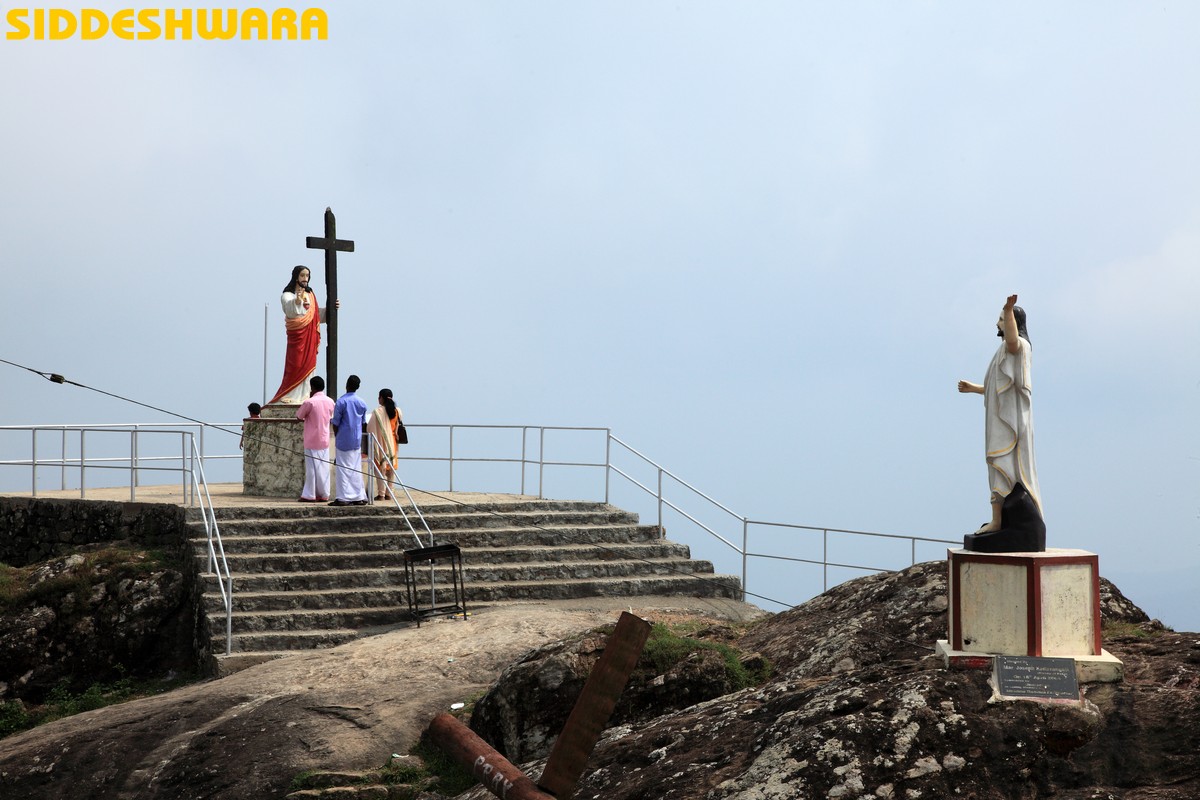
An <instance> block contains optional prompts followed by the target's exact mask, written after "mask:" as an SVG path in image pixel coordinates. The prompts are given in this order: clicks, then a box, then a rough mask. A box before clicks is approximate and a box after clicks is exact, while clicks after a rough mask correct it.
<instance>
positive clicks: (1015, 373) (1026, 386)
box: [958, 294, 1046, 552]
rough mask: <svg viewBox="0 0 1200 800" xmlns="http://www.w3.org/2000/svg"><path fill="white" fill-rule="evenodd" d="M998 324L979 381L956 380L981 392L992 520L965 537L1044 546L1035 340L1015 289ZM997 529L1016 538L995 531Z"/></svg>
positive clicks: (992, 548)
mask: <svg viewBox="0 0 1200 800" xmlns="http://www.w3.org/2000/svg"><path fill="white" fill-rule="evenodd" d="M996 328H997V332H996V335H997V336H999V337H1001V338H1002V339H1003V340H1004V341H1003V342H1001V344H1000V347H999V348H997V350H996V354H995V355H994V356H992V362H991V364H989V365H988V370H987V375H986V376H985V377H984V380H983V385H982V386H981V385H979V384H977V383H971V382H970V381H959V382H958V391H960V392H963V393H971V394H981V395H983V408H984V442H985V449H984V452H985V457H986V459H987V470H988V485H989V486H990V487H991V497H990V501H991V507H992V518H991V520H990V521H989V522H987V523H985V524H984V525H983V527H981V528H980V529H979V530H978V531H976V532H975V534H973V535H971V536H968V537H967V543H966V547H967V549H969V550H970V549H976V550H987V551H989V552H1006V551H1008V552H1012V551H1017V550H1044V549H1045V541H1046V526H1045V524H1044V523H1043V521H1042V495H1041V490H1040V489H1039V487H1038V478H1037V464H1036V462H1035V461H1034V456H1033V379H1032V375H1031V367H1032V352H1033V346H1032V345H1031V344H1030V343H1029V331H1028V330H1027V328H1026V325H1025V311H1024V310H1023V309H1022V308H1021V307H1020V306H1018V305H1017V296H1016V295H1015V294H1014V295H1011V296H1010V297H1009V298H1008V299H1007V300H1006V301H1005V303H1004V308H1003V310H1002V311H1001V312H1000V318H999V319H998V320H997V321H996ZM1000 533H1011V534H1014V535H1015V538H1013V537H1000V536H997V535H996V534H1000ZM1005 539H1007V541H1005ZM973 545H975V546H973ZM1034 545H1037V546H1034Z"/></svg>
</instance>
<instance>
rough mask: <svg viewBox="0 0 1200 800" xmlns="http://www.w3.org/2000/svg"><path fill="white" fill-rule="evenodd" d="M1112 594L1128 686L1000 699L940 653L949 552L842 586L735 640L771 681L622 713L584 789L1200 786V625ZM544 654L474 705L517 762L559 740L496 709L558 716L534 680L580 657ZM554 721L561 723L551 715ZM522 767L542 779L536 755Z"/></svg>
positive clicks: (902, 790) (1170, 792)
mask: <svg viewBox="0 0 1200 800" xmlns="http://www.w3.org/2000/svg"><path fill="white" fill-rule="evenodd" d="M1102 606H1103V613H1104V615H1105V618H1106V624H1107V630H1108V632H1109V633H1108V639H1107V640H1106V647H1107V649H1109V650H1110V651H1111V652H1113V653H1114V654H1115V655H1117V656H1118V657H1119V658H1121V659H1122V660H1123V661H1124V662H1125V668H1126V679H1125V681H1124V683H1121V684H1115V685H1114V684H1094V685H1088V686H1085V689H1084V694H1085V697H1086V700H1085V701H1084V702H1083V703H1082V705H1079V706H1072V705H1042V704H1038V703H1033V702H1016V703H1013V702H1004V703H990V702H989V700H990V698H991V695H992V690H991V687H990V686H989V685H988V683H987V679H988V674H985V673H982V672H978V671H947V670H945V669H944V668H943V666H942V661H941V659H940V658H938V657H936V656H935V655H934V654H933V653H932V652H931V646H932V645H933V643H934V641H935V640H936V639H938V638H944V636H945V625H946V587H945V565H944V564H943V563H940V562H939V563H927V564H920V565H917V566H915V567H912V568H911V569H908V570H906V571H904V572H901V573H898V574H888V575H876V576H872V577H867V578H862V579H859V580H855V581H851V582H848V583H846V584H843V585H841V586H838V587H836V588H834V589H832V590H831V591H829V592H827V593H826V594H824V595H822V596H820V597H818V598H816V599H814V600H812V601H810V602H809V603H806V604H805V605H803V606H801V607H799V608H796V609H794V610H792V611H789V612H786V613H783V614H779V615H776V616H774V617H772V618H770V619H767V620H765V621H764V622H762V623H761V624H759V625H757V626H755V627H754V628H753V629H752V630H751V631H750V632H749V633H747V634H746V635H744V636H742V637H741V638H740V639H738V640H737V641H736V642H735V644H736V645H737V646H738V647H739V648H741V649H742V650H743V651H745V652H747V653H755V654H758V655H760V656H762V657H764V658H765V659H768V660H769V661H770V662H771V663H772V664H773V665H774V669H775V672H774V675H773V677H772V678H770V679H769V680H768V681H767V682H766V683H764V684H763V685H761V686H759V687H756V688H748V689H743V690H741V691H737V692H734V693H731V694H725V695H723V696H720V697H717V698H714V699H711V700H707V701H704V702H700V703H698V704H695V705H690V706H688V707H686V708H681V709H677V710H672V711H670V712H669V713H666V714H662V715H660V716H657V717H656V718H654V719H649V720H647V719H644V718H643V719H639V718H638V715H634V716H633V717H632V718H629V719H626V720H619V721H618V724H617V725H616V726H615V727H613V728H611V729H610V730H609V731H608V732H607V734H606V737H605V739H604V740H603V741H602V742H601V744H600V745H599V746H598V747H597V749H596V751H595V753H594V754H593V757H592V760H591V763H590V765H589V766H590V767H591V770H592V771H590V773H589V774H588V775H587V776H586V777H585V778H584V780H583V782H582V783H581V785H580V788H579V791H578V795H577V796H578V797H604V798H606V800H643V799H648V798H662V799H663V800H700V799H701V798H704V799H705V800H718V799H720V800H774V799H776V798H778V799H779V800H783V799H784V798H846V800H849V799H850V798H853V799H854V800H868V799H869V800H881V799H884V800H891V799H893V798H906V799H908V800H915V798H949V797H961V798H973V799H974V800H985V799H987V800H991V799H993V798H994V799H995V800H1013V799H1014V798H1043V797H1054V798H1063V799H1064V800H1083V799H1084V798H1096V799H1097V800H1098V799H1099V798H1106V799H1107V798H1116V799H1122V798H1123V799H1124V800H1134V798H1138V800H1142V799H1146V800H1149V798H1155V799H1156V800H1167V799H1170V800H1185V799H1187V800H1195V798H1200V635H1196V634H1184V633H1174V632H1170V631H1165V630H1163V629H1162V626H1161V625H1159V624H1157V623H1155V622H1153V621H1150V620H1148V619H1147V617H1146V615H1145V614H1144V613H1143V612H1142V611H1141V610H1139V609H1138V608H1136V607H1135V606H1134V605H1133V604H1132V603H1130V602H1129V601H1128V600H1126V599H1125V598H1124V597H1122V596H1121V594H1120V592H1119V591H1117V590H1116V589H1115V588H1114V587H1112V586H1111V584H1106V585H1105V588H1104V592H1103V597H1102ZM580 644H581V646H582V647H583V648H584V649H586V648H587V642H586V640H584V641H583V642H581V643H580ZM537 660H541V661H542V665H541V667H540V668H539V667H538V666H537V665H536V664H533V663H531V662H530V660H529V659H526V660H525V661H524V662H523V663H521V664H519V665H517V666H515V667H514V668H511V669H510V671H509V672H508V673H507V674H506V675H505V676H504V677H503V678H502V679H501V681H500V685H505V684H510V683H511V686H510V688H508V689H505V690H502V691H499V690H494V691H493V692H492V693H491V694H490V695H489V696H488V697H487V698H485V699H484V700H483V701H481V703H480V704H479V705H480V707H479V708H477V710H476V713H475V716H476V720H477V721H476V725H475V727H477V728H479V729H480V732H481V733H483V734H484V735H485V736H491V738H492V740H493V743H494V744H495V745H496V746H498V747H500V748H505V749H508V750H512V749H513V748H514V746H518V750H519V751H520V752H519V753H518V757H526V756H534V755H537V756H542V757H544V756H545V755H546V754H547V752H548V751H546V750H545V748H544V747H541V748H537V749H538V750H540V752H534V751H533V750H531V749H530V748H529V747H528V744H529V742H530V741H534V740H536V738H537V737H528V736H526V737H524V738H522V737H519V736H516V737H514V736H512V735H511V734H510V735H509V736H508V737H507V738H506V737H505V736H497V735H496V731H495V729H494V726H493V725H491V724H490V723H489V722H488V721H489V720H491V719H492V718H493V717H495V716H496V715H495V713H494V708H495V707H496V706H501V707H503V708H504V709H505V717H506V718H507V719H509V720H521V721H522V726H523V729H524V730H526V731H528V730H537V729H539V728H541V727H556V726H557V725H559V724H560V723H559V721H558V719H557V717H558V716H560V714H559V713H558V712H555V711H547V710H546V705H545V704H544V703H543V702H539V700H540V698H539V695H538V692H537V691H536V686H537V685H538V684H539V683H540V682H547V681H551V682H558V681H561V680H562V677H561V675H562V672H563V666H564V664H567V663H571V662H572V659H571V658H570V657H569V654H564V653H562V652H550V653H547V654H545V655H542V656H539V657H538V659H537ZM590 660H592V659H588V658H580V659H576V661H578V662H580V663H579V664H578V666H579V668H583V667H585V666H587V662H589V661H590ZM643 680H644V678H643ZM651 680H652V681H653V679H651ZM660 680H661V679H660ZM668 680H669V677H668ZM632 691H633V692H634V693H635V694H637V693H639V692H641V691H643V687H641V686H637V685H635V686H634V687H633V689H632ZM522 698H528V702H522ZM546 716H552V717H555V719H554V720H553V722H551V723H548V724H547V725H541V724H540V723H539V720H541V719H542V718H543V717H546ZM481 722H482V724H481ZM526 766H527V769H526V771H527V772H528V773H529V774H531V775H537V774H540V770H541V767H542V763H540V762H539V763H532V764H527V765H526ZM469 796H470V797H471V798H473V799H474V798H483V797H486V796H487V795H486V793H484V792H482V791H475V792H473V793H472V794H470V795H469Z"/></svg>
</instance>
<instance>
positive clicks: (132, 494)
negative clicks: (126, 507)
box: [129, 425, 137, 503]
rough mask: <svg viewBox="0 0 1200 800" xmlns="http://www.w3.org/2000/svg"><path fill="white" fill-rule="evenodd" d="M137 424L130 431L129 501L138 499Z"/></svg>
mask: <svg viewBox="0 0 1200 800" xmlns="http://www.w3.org/2000/svg"><path fill="white" fill-rule="evenodd" d="M135 486H137V426H136V425H134V426H133V430H131V431H130V432H129V502H131V503H133V502H136V501H137V490H136V489H135V488H134V487H135Z"/></svg>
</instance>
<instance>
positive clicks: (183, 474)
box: [179, 431, 196, 505]
mask: <svg viewBox="0 0 1200 800" xmlns="http://www.w3.org/2000/svg"><path fill="white" fill-rule="evenodd" d="M188 458H191V464H192V465H191V470H188V467H187V464H188ZM188 474H191V476H192V481H191V482H188V481H187V476H188ZM179 481H180V483H179V491H180V494H182V495H184V504H185V505H186V504H187V503H191V504H192V505H196V447H192V449H191V452H188V447H187V433H186V432H185V431H180V432H179ZM188 487H191V495H188Z"/></svg>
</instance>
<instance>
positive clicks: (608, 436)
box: [604, 428, 612, 503]
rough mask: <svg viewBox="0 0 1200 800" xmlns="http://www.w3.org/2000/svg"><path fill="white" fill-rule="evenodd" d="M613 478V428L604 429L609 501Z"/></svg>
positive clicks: (605, 483) (605, 470) (605, 487)
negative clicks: (610, 485)
mask: <svg viewBox="0 0 1200 800" xmlns="http://www.w3.org/2000/svg"><path fill="white" fill-rule="evenodd" d="M611 478H612V428H605V429H604V502H605V503H608V502H609V500H608V491H609V481H610V480H611Z"/></svg>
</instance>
